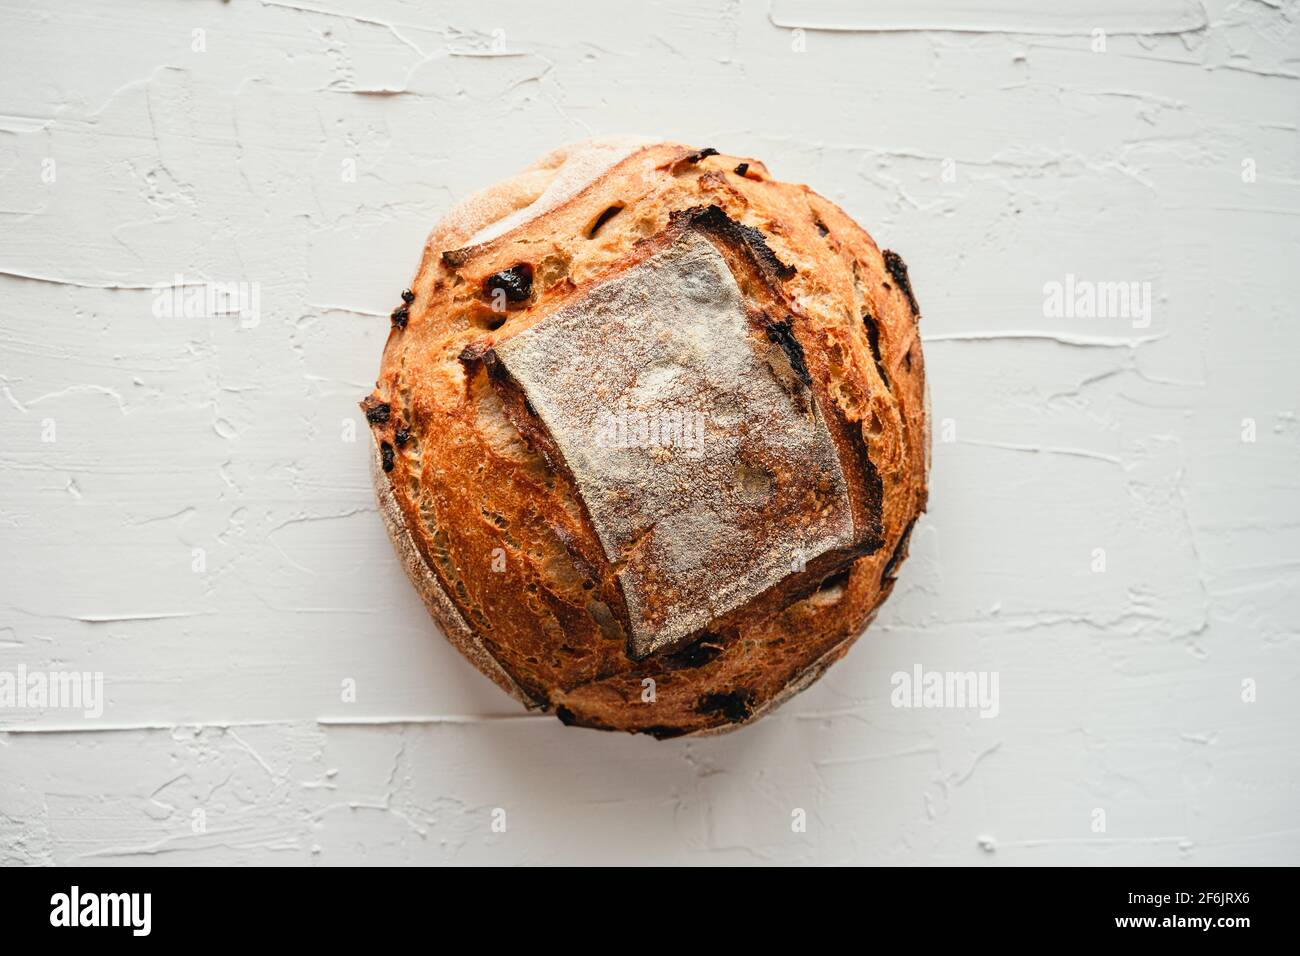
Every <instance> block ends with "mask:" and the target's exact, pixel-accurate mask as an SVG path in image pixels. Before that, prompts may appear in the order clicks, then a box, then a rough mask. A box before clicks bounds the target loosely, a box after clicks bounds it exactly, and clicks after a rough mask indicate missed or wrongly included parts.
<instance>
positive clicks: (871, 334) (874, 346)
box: [862, 312, 890, 388]
mask: <svg viewBox="0 0 1300 956" xmlns="http://www.w3.org/2000/svg"><path fill="white" fill-rule="evenodd" d="M862 324H863V325H864V326H866V328H867V343H868V344H869V345H870V346H871V357H872V358H873V359H875V361H876V372H877V373H878V374H879V375H880V380H881V381H882V382H884V383H885V388H889V387H890V385H889V374H888V373H887V372H886V371H885V365H884V363H883V362H882V361H881V358H880V326H879V325H877V324H876V320H875V319H874V318H872V315H871V313H870V312H863V313H862Z"/></svg>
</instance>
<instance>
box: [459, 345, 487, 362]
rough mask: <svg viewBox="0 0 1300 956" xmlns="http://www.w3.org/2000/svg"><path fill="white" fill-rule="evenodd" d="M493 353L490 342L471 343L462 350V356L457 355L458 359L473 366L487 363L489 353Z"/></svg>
mask: <svg viewBox="0 0 1300 956" xmlns="http://www.w3.org/2000/svg"><path fill="white" fill-rule="evenodd" d="M491 351H492V345H491V343H489V342H471V343H470V344H469V345H467V346H465V347H464V348H463V349H461V350H460V354H459V355H457V356H456V358H458V359H459V360H460V361H462V362H465V363H467V364H471V365H472V364H474V363H475V362H482V361H485V360H486V357H487V355H488V353H489V352H491Z"/></svg>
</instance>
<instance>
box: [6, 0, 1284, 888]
mask: <svg viewBox="0 0 1300 956" xmlns="http://www.w3.org/2000/svg"><path fill="white" fill-rule="evenodd" d="M889 7H890V8H888V9H886V5H883V4H862V5H850V4H848V3H844V2H839V0H819V2H814V3H810V4H807V5H804V4H796V3H793V2H787V0H776V2H774V4H773V6H772V7H771V8H770V9H769V8H768V7H767V6H766V5H764V4H762V3H734V2H725V3H713V4H709V3H705V4H696V3H686V2H685V0H681V2H675V3H667V4H656V5H636V6H635V7H634V8H631V9H627V10H620V11H619V12H617V13H613V12H611V11H610V10H609V9H608V8H607V7H606V5H603V4H588V3H575V4H568V5H562V6H559V7H548V8H547V9H545V10H543V9H542V7H541V5H538V4H528V3H519V2H515V3H509V4H500V5H496V6H495V7H494V8H493V9H492V10H491V11H490V12H489V11H488V10H486V9H485V8H484V5H473V6H466V7H464V8H461V9H456V8H453V7H452V6H450V5H446V4H425V3H417V2H414V0H412V2H383V0H373V2H367V0H351V2H338V3H331V2H327V0H317V2H313V3H304V4H295V3H291V2H273V0H262V2H254V0H234V2H232V3H228V4H194V3H170V2H163V0H125V2H122V3H117V4H114V5H112V8H111V9H109V8H107V7H104V6H102V5H97V4H74V3H68V2H49V0H40V2H37V0H4V2H3V3H0V63H3V64H4V65H3V81H2V82H0V223H2V224H3V226H2V228H0V545H3V552H2V556H0V582H3V583H2V584H0V671H4V670H14V669H15V668H17V667H18V666H20V665H25V666H27V667H29V668H33V669H58V670H74V669H75V670H88V671H102V672H103V673H104V680H105V691H106V693H107V695H108V701H107V705H106V708H105V712H104V714H103V716H102V717H101V718H99V719H98V720H86V719H83V718H82V717H81V716H80V714H78V713H74V712H68V711H45V712H40V711H39V710H12V709H10V710H0V726H2V727H4V728H6V731H7V732H3V733H0V861H2V862H7V863H15V862H17V863H27V862H36V863H42V862H54V863H68V862H108V863H118V862H125V863H138V862H150V861H155V860H165V861H168V862H186V863H189V862H208V863H218V862H235V861H240V862H257V863H271V862H291V861H313V860H318V861H321V862H325V863H341V862H350V861H358V860H365V861H370V862H381V861H385V862H386V861H394V862H406V861H427V862H432V861H456V862H480V861H483V862H486V861H491V862H561V861H581V860H607V861H620V862H656V861H683V862H691V863H700V862H724V861H725V862H750V861H760V860H775V861H799V862H803V861H807V862H831V861H863V862H873V861H874V862H899V863H924V862H945V863H947V862H952V863H980V864H996V863H1021V862H1080V863H1179V862H1203V863H1221V862H1244V863H1292V864H1294V863H1298V862H1300V825H1298V824H1297V821H1296V810H1297V807H1298V806H1300V748H1297V746H1296V741H1295V734H1296V726H1297V719H1298V718H1300V686H1298V685H1300V679H1298V677H1297V671H1298V667H1297V664H1298V662H1300V634H1298V632H1297V630H1298V625H1297V621H1298V620H1300V594H1298V590H1300V450H1298V448H1297V441H1298V439H1300V424H1298V423H1297V420H1296V417H1295V415H1296V411H1297V409H1296V404H1297V385H1296V368H1297V363H1298V362H1300V316H1297V301H1300V276H1298V275H1297V269H1296V253H1297V248H1298V243H1300V151H1298V150H1297V144H1298V143H1300V136H1298V133H1297V123H1300V80H1298V79H1297V76H1298V75H1300V8H1297V5H1296V4H1295V3H1291V2H1286V3H1283V2H1278V3H1273V2H1240V3H1227V2H1222V0H1213V2H1208V3H1205V4H1200V3H1196V4H1192V3H1180V2H1176V0H1159V2H1150V3H1145V4H1143V3H1138V4H1129V3H1125V4H1116V3H1112V2H1105V3H1096V2H1080V3H1077V4H1073V5H1071V10H1070V12H1069V14H1068V15H1062V16H1061V17H1060V18H1056V17H1054V16H1048V15H1046V14H1045V13H1044V12H1043V10H1044V8H1042V6H1041V4H1031V3H1029V2H1027V0H1023V2H1007V0H1003V2H1000V3H998V4H996V5H994V6H991V7H989V8H987V9H986V10H985V11H983V12H980V11H978V10H975V9H974V7H973V6H971V5H965V4H963V5H960V6H959V5H956V4H943V3H938V2H927V3H923V4H902V3H899V4H897V5H889ZM968 7H969V9H968ZM1108 27H1109V28H1110V29H1111V33H1110V35H1109V36H1108V37H1107V41H1106V51H1105V52H1093V51H1092V49H1091V46H1092V45H1093V43H1094V37H1093V36H1092V32H1091V31H1092V30H1093V29H1094V28H1102V29H1106V28H1108ZM801 28H806V32H805V33H803V34H798V33H795V32H793V31H795V30H797V29H801ZM943 28H947V29H943ZM195 30H203V31H205V32H204V33H203V34H202V37H203V40H204V43H205V47H206V48H205V50H204V51H202V52H197V51H195V49H194V46H195V34H194V31H195ZM495 31H501V32H499V33H498V32H495ZM801 44H802V45H803V46H804V48H805V50H806V52H802V53H800V52H796V49H795V48H797V47H799V46H800V45H801ZM627 129H635V130H638V131H645V132H648V133H651V134H656V135H663V136H668V137H675V138H678V139H681V140H683V141H686V142H693V143H696V144H698V145H713V146H717V147H719V148H725V149H727V150H729V151H733V152H739V153H748V154H751V155H753V156H756V157H758V158H761V159H763V160H764V161H765V162H766V163H767V164H768V167H769V168H770V169H771V170H772V172H773V174H774V175H777V176H779V177H781V178H785V179H791V180H802V181H807V182H809V183H811V184H812V185H814V186H815V187H816V188H817V189H819V190H820V191H822V192H823V193H824V194H825V195H827V196H828V197H830V198H831V199H833V200H835V201H837V202H839V203H840V204H842V205H843V206H844V207H845V208H846V209H847V210H848V211H849V212H850V213H851V214H852V215H854V216H855V217H857V218H858V219H859V220H860V221H861V222H863V223H864V225H866V226H867V228H868V229H870V230H871V231H872V233H873V234H874V235H875V236H876V238H877V239H878V240H879V241H880V243H881V244H882V245H883V246H889V247H891V248H894V249H897V250H899V251H901V252H902V253H903V255H904V256H905V257H906V258H907V261H908V263H909V265H910V266H911V271H912V277H913V281H914V283H915V286H916V288H917V290H918V295H919V297H920V300H921V303H922V307H923V312H924V315H925V321H924V325H923V329H924V332H925V335H926V339H927V346H926V349H927V353H926V354H927V361H928V366H929V371H930V378H931V382H932V389H933V399H934V414H935V419H936V421H935V429H936V443H935V454H934V482H933V492H932V498H931V511H930V514H929V515H928V516H927V517H926V518H925V519H924V520H923V521H922V523H921V524H920V525H919V526H918V528H917V531H916V534H915V536H914V538H913V545H912V557H911V559H910V561H909V562H908V563H907V565H906V566H905V568H904V570H903V573H902V578H901V580H900V584H899V588H898V590H897V591H896V593H895V595H894V597H893V598H892V599H891V601H890V602H889V603H888V604H887V605H886V607H885V609H884V611H883V613H882V614H881V616H880V619H879V621H878V623H877V624H876V626H875V627H874V628H873V630H872V632H871V633H870V634H869V635H868V637H867V638H866V639H864V641H863V642H861V643H860V644H859V645H858V646H857V647H856V648H855V649H854V650H853V651H852V653H851V654H850V655H849V657H848V659H847V660H846V661H844V662H843V663H841V664H839V665H837V666H836V667H835V668H834V669H832V671H831V672H830V673H829V674H828V676H827V677H826V678H825V679H823V680H822V681H821V682H820V683H819V684H817V685H816V686H815V687H814V688H813V689H811V690H809V691H808V692H806V693H804V694H803V695H801V696H799V697H797V698H796V699H795V700H794V701H792V702H791V703H789V704H788V705H787V706H785V707H784V708H783V709H782V710H781V711H779V712H778V713H777V714H775V715H774V716H772V717H769V718H767V719H766V720H764V721H763V722H762V723H760V724H759V725H757V726H755V727H752V728H749V729H746V730H744V731H742V732H740V733H738V734H733V735H730V736H726V737H722V738H716V739H706V740H702V741H695V742H689V743H688V742H682V741H676V742H673V741H669V742H665V743H656V742H654V741H652V740H648V739H640V738H628V737H621V736H609V735H601V734H596V733H592V732H584V731H577V730H570V729H566V728H563V727H561V726H560V724H559V723H558V722H557V721H555V720H554V719H553V718H548V717H530V716H517V713H518V711H517V709H516V705H514V704H513V702H511V701H510V700H508V699H507V698H506V697H505V696H504V695H503V694H501V693H500V692H499V691H498V690H496V689H495V688H494V687H492V686H491V685H490V684H489V683H488V682H487V681H486V680H484V679H483V678H481V677H479V676H477V675H476V674H475V673H474V672H473V671H472V670H471V669H470V668H469V667H468V665H466V664H464V663H463V662H462V661H461V660H460V659H459V658H458V656H457V655H456V654H455V653H454V652H453V651H452V650H451V649H450V648H449V647H448V646H446V645H445V643H443V642H442V640H441V639H440V638H438V637H437V636H436V635H435V634H434V632H433V628H432V626H431V625H430V624H429V622H428V620H427V618H426V616H425V613H424V610H423V608H422V607H421V605H420V603H419V601H418V599H417V597H416V595H415V594H414V593H413V591H412V590H411V588H410V587H409V586H408V585H407V583H406V581H405V580H404V578H403V576H402V574H401V573H400V571H399V569H398V567H397V565H396V562H395V559H394V558H393V556H392V553H391V549H390V547H389V544H388V541H387V540H386V537H385V535H384V531H383V527H382V523H381V521H380V519H379V517H378V515H377V514H376V513H375V506H374V502H373V500H372V495H371V491H370V488H369V480H368V477H367V474H366V467H367V463H366V451H367V445H366V443H365V442H364V441H356V442H348V441H345V440H343V438H344V436H345V434H346V432H345V429H346V428H348V427H349V426H346V425H344V423H345V422H349V423H352V427H356V426H357V423H358V419H359V416H358V413H357V410H356V406H355V403H356V401H357V399H358V398H359V397H360V396H361V395H363V394H365V392H366V391H367V390H368V389H369V387H370V383H371V382H372V380H373V376H374V373H375V370H376V369H377V367H378V358H379V350H380V347H381V344H382V342H383V339H384V336H385V332H386V327H387V319H386V315H387V312H388V310H390V309H391V308H392V307H393V305H395V304H396V301H397V292H398V291H399V290H400V289H401V288H402V287H403V286H404V284H405V283H406V281H407V280H408V279H409V277H410V276H411V274H412V273H413V271H414V268H415V264H416V261H417V258H418V254H419V251H420V248H421V243H422V241H423V238H424V235H425V233H426V231H427V230H428V228H429V226H430V224H431V223H432V222H434V221H435V219H436V218H437V217H438V216H439V215H441V214H442V213H443V212H444V211H445V210H446V209H447V208H448V207H449V206H450V205H451V203H452V202H453V201H455V200H456V199H459V198H460V197H462V196H464V195H466V194H468V193H469V192H470V191H472V190H474V189H476V188H479V187H481V186H483V185H485V184H486V183H488V182H490V181H492V180H494V179H496V178H500V177H501V176H503V175H506V174H508V173H511V172H513V171H515V170H517V169H519V168H521V167H523V166H524V165H526V164H527V163H529V162H531V161H532V160H533V159H534V158H535V157H536V156H538V155H540V154H542V153H544V152H546V151H548V150H549V149H551V148H553V147H554V146H556V145H558V144H560V143H563V142H566V141H570V140H573V139H578V138H582V137H584V136H588V135H593V134H605V133H615V132H620V131H624V130H627ZM51 160H52V161H53V167H52V171H53V181H49V180H50V176H49V173H50V171H51V166H50V164H49V162H48V161H51ZM947 161H951V164H947V165H946V162H947ZM1245 161H1250V162H1251V163H1253V168H1254V169H1255V171H1256V176H1255V179H1254V181H1251V182H1247V181H1243V163H1244V162H1245ZM349 164H353V165H349ZM353 168H354V169H355V181H351V179H350V178H349V176H348V175H347V173H348V172H349V170H350V169H353ZM945 171H947V172H948V173H949V175H948V176H945V175H944V173H945ZM954 173H955V176H954V175H952V174H954ZM178 274H179V275H182V276H184V277H185V279H186V280H187V281H193V282H198V281H229V282H237V281H244V282H255V283H258V284H259V289H260V321H259V322H258V323H257V324H256V325H252V324H251V323H248V322H245V323H242V324H241V323H240V321H239V320H237V319H235V318H233V317H230V316H225V317H217V318H188V319H187V318H176V319H159V318H155V317H154V315H153V313H152V305H153V301H154V294H153V292H152V291H151V289H152V287H153V286H154V285H155V284H156V283H159V282H171V281H172V280H173V277H174V276H175V275H178ZM1067 274H1073V275H1076V276H1079V277H1081V278H1084V279H1088V280H1105V281H1134V282H1150V283H1151V289H1152V293H1153V296H1152V301H1153V315H1152V320H1151V322H1150V325H1149V327H1146V328H1134V324H1133V322H1132V321H1131V320H1128V319H1105V320H1104V319H1082V318H1075V319H1064V318H1046V317H1044V308H1043V298H1044V295H1043V287H1044V284H1045V283H1048V282H1052V281H1064V280H1065V277H1066V275H1067ZM1243 419H1253V420H1254V421H1255V422H1256V425H1257V429H1258V431H1257V440H1256V441H1254V442H1243V441H1242V432H1243ZM945 420H949V426H948V428H947V430H945V425H944V421H945ZM51 426H52V428H53V436H51V435H50V428H51ZM357 430H358V431H359V432H360V431H362V429H361V428H358V429H357ZM43 437H54V438H55V440H54V441H52V442H51V441H42V438H43ZM361 437H362V438H364V435H362V436H361ZM945 437H950V438H952V439H954V440H952V441H945V440H943V439H944V438H945ZM196 548H201V549H203V552H204V555H205V560H206V567H205V570H203V571H202V572H201V573H196V572H195V571H193V570H192V568H193V566H194V561H195V557H194V549H196ZM1096 548H1104V549H1105V555H1106V568H1107V570H1106V571H1105V572H1104V573H1094V572H1093V570H1092V568H1091V565H1092V562H1093V553H1094V549H1096ZM918 663H919V664H922V665H924V666H925V667H926V668H927V669H946V670H991V671H997V672H998V674H999V675H1000V684H999V686H1000V712H999V714H998V716H997V717H996V718H994V719H987V720H985V719H981V718H980V717H979V716H978V715H977V714H976V713H975V712H973V711H969V710H965V711H963V710H909V709H895V708H893V707H891V706H890V691H891V685H890V676H891V674H893V673H894V672H895V671H899V670H910V669H911V668H912V666H913V665H914V664H918ZM349 679H351V680H354V681H355V682H356V687H357V700H356V702H355V703H344V702H342V700H341V694H340V687H341V685H342V682H343V681H345V680H349ZM1246 679H1253V680H1254V681H1256V682H1257V693H1258V698H1257V700H1256V702H1254V703H1244V702H1243V701H1242V681H1243V680H1246ZM371 721H373V723H368V722H371ZM54 731H59V732H54ZM494 808H503V809H504V810H505V811H506V820H507V828H506V832H504V833H494V832H493V831H492V829H491V822H492V811H493V809H494ZM796 808H802V809H804V810H806V811H807V815H808V827H807V832H806V833H795V832H792V830H791V826H790V821H791V812H792V810H794V809H796ZM198 809H201V810H203V811H204V812H205V814H206V823H207V830H206V832H204V833H195V832H194V828H193V825H192V824H193V821H194V819H195V816H194V811H195V810H198ZM1097 809H1102V810H1104V811H1105V814H1106V824H1107V825H1106V831H1105V832H1104V833H1099V832H1094V827H1093V821H1094V820H1095V819H1096V817H1095V813H1094V811H1095V810H1097Z"/></svg>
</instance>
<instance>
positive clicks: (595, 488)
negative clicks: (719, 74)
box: [362, 139, 929, 738]
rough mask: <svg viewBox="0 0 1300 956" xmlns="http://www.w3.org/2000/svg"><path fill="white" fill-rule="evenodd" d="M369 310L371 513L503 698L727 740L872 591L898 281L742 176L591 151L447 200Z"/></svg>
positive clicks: (901, 521)
mask: <svg viewBox="0 0 1300 956" xmlns="http://www.w3.org/2000/svg"><path fill="white" fill-rule="evenodd" d="M402 298H403V302H402V304H401V305H399V306H398V308H397V309H396V310H394V312H393V316H392V330H391V332H390V335H389V338H388V342H387V345H386V347H385V349H384V355H383V360H382V363H381V367H380V372H379V377H378V380H377V383H376V387H375V390H374V392H373V393H372V394H371V395H370V396H369V397H367V398H366V399H365V400H364V401H363V402H362V409H363V410H364V412H365V414H366V418H367V420H368V422H369V424H370V426H371V429H372V433H373V436H374V466H375V467H374V476H375V485H376V490H377V492H378V497H379V502H380V510H381V512H382V514H383V516H384V520H385V522H386V523H387V526H388V530H389V533H390V535H391V536H392V538H393V540H394V543H395V545H396V547H397V551H398V554H399V556H400V558H401V561H402V563H403V565H404V566H405V567H406V570H407V572H408V574H409V575H410V577H411V580H412V581H413V583H414V584H415V586H416V588H417V589H418V590H419V592H420V594H421V596H422V597H423V599H424V601H425V603H426V605H427V606H428V607H429V609H430V611H431V613H432V614H433V616H434V618H435V619H436V620H437V621H438V623H439V624H440V625H441V627H442V630H443V632H444V633H445V634H446V636H447V637H448V639H449V640H450V641H451V642H452V643H453V644H454V645H455V646H456V647H457V648H459V649H460V650H461V651H462V652H463V653H464V654H465V655H466V656H467V657H468V658H469V659H470V660H471V661H472V662H473V663H474V664H475V665H476V666H477V667H478V668H479V669H480V670H481V671H482V672H483V673H484V674H486V675H487V676H488V677H490V678H491V679H492V680H494V681H495V682H496V683H497V684H499V685H500V686H501V687H502V688H503V689H505V690H506V691H508V692H509V693H511V694H512V695H514V696H515V697H516V698H518V699H519V700H520V701H521V702H522V703H524V704H525V705H527V706H528V707H534V708H543V709H545V710H548V711H551V712H553V713H555V714H556V715H557V716H558V717H559V719H560V720H562V721H563V722H565V723H566V724H575V725H579V726H583V727H592V728H599V729H605V730H624V731H633V732H639V733H647V734H652V735H654V736H656V737H659V738H666V737H676V736H681V735H687V734H700V733H707V732H715V731H720V730H726V729H729V728H732V727H735V726H737V725H739V724H743V723H746V722H748V721H751V720H753V719H755V718H757V717H759V716H760V715H762V714H763V713H764V712H766V711H768V710H770V709H771V708H772V707H774V706H776V705H777V704H778V703H780V702H781V701H782V700H784V699H786V698H787V697H789V696H790V695H791V694H793V693H795V692H796V691H798V690H800V689H802V688H804V687H806V686H808V684H810V683H811V682H812V681H814V680H815V679H816V678H817V677H818V676H820V674H821V673H822V672H824V671H825V670H826V668H827V667H829V666H830V664H832V663H833V662H834V661H836V660H838V659H839V658H840V657H842V656H843V655H844V653H845V652H846V651H847V649H848V647H849V646H850V645H851V644H852V643H853V641H854V640H855V639H856V638H857V636H858V635H859V634H860V633H861V632H862V630H863V629H864V628H865V627H866V625H867V623H868V622H869V620H870V619H871V617H872V616H873V615H874V613H875V611H876V609H877V608H878V607H879V605H880V603H881V601H883V600H884V599H885V597H887V596H888V594H889V592H890V590H891V589H892V587H893V582H894V575H895V573H896V572H897V570H898V566H899V562H900V561H901V560H902V558H903V557H904V556H905V554H906V551H907V542H908V538H909V535H910V533H911V529H912V526H913V524H914V523H915V521H916V519H917V517H918V515H919V514H920V513H921V511H922V510H924V508H925V501H926V478H927V473H928V467H929V432H928V424H927V419H926V405H925V379H924V363H923V359H922V355H921V343H920V338H919V335H918V329H917V324H918V321H919V318H920V316H919V309H918V306H917V302H916V298H915V296H914V294H913V292H912V288H911V285H910V283H909V280H908V275H907V267H906V265H904V263H903V260H902V259H901V258H900V257H899V256H897V255H896V254H894V253H892V252H889V251H885V252H884V253H883V254H882V253H881V251H880V250H879V249H878V248H877V246H876V244H875V243H874V242H873V241H872V239H871V237H870V236H869V235H867V233H866V232H865V231H863V230H862V229H861V228H860V227H859V226H858V225H857V224H856V223H854V222H853V220H851V219H850V218H849V217H848V216H847V215H845V214H844V212H842V211H841V210H840V209H839V208H838V207H837V206H835V205H834V204H833V203H830V202H828V201H826V200H825V199H823V198H822V197H820V196H818V195H817V194H816V193H814V192H812V191H811V190H809V189H808V188H807V187H806V186H799V185H790V184H786V183H781V182H778V181H776V180H773V179H772V178H771V177H770V176H769V175H768V172H767V170H766V168H765V167H764V166H763V164H762V163H761V162H758V161H756V160H752V159H743V158H741V157H736V156H726V155H722V154H719V153H718V152H716V151H715V150H713V149H698V148H692V147H687V146H682V145H679V144H676V143H666V142H659V143H653V142H645V141H639V140H629V139H610V140H594V141H590V142H586V143H580V144H577V145H574V146H571V147H567V148H565V149H561V150H557V151H556V152H554V153H552V154H550V155H548V156H546V157H544V158H543V159H542V160H541V161H539V162H538V163H537V164H535V165H534V166H533V167H532V168H530V169H529V170H527V171H525V172H524V173H521V174H520V175H518V176H516V177H514V178H512V179H510V180H507V181H506V182H503V183H500V184H498V185H496V186H493V187H491V188H489V189H487V190H485V191H484V192H482V193H479V194H477V195H475V196H472V197H470V198H469V199H467V200H465V201H464V202H462V203H461V204H460V205H458V206H457V207H456V208H454V209H453V210H452V211H451V213H450V214H449V215H448V216H447V217H446V218H445V219H444V220H443V221H442V222H441V223H440V224H439V225H438V226H437V227H435V229H434V230H433V233H432V234H431V235H430V237H429V240H428V243H427V245H426V248H425V253H424V258H423V261H422V263H421V265H420V269H419V272H418V274H417V275H416V278H415V280H414V281H413V282H412V284H411V288H410V289H409V290H407V291H406V292H404V293H403V296H402Z"/></svg>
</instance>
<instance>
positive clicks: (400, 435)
mask: <svg viewBox="0 0 1300 956" xmlns="http://www.w3.org/2000/svg"><path fill="white" fill-rule="evenodd" d="M410 440H411V433H410V432H409V431H407V430H406V426H405V425H398V426H397V428H396V429H395V430H394V431H393V441H395V442H396V443H397V447H398V448H402V447H404V446H405V445H406V443H407V442H409V441H410Z"/></svg>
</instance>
